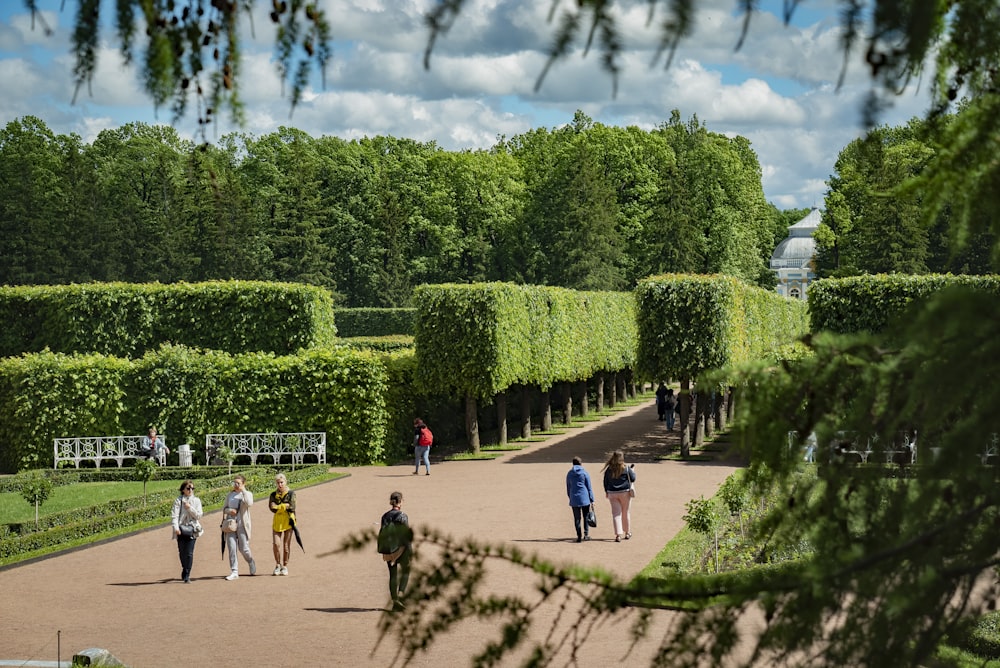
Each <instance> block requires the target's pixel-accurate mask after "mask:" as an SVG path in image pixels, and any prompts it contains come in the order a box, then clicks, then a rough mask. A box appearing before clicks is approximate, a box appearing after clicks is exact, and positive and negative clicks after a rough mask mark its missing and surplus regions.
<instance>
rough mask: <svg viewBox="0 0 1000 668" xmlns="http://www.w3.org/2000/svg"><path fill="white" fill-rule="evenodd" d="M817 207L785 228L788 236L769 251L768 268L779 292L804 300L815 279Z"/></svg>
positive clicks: (818, 219) (818, 221) (819, 216)
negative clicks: (776, 281)
mask: <svg viewBox="0 0 1000 668" xmlns="http://www.w3.org/2000/svg"><path fill="white" fill-rule="evenodd" d="M821 215H822V214H821V213H820V210H819V209H813V210H812V211H810V212H809V214H808V215H807V216H806V217H805V218H803V219H802V220H800V221H799V222H797V223H795V224H794V225H792V226H790V227H789V228H788V236H787V237H786V238H785V240H784V241H782V242H781V243H780V244H778V247H777V248H775V249H774V253H772V254H771V270H772V271H773V272H774V273H776V274H777V275H778V288H777V289H778V294H779V295H782V296H784V297H791V298H793V299H805V298H806V293H807V292H808V291H809V284H810V283H811V282H812V281H814V280H816V267H815V265H814V263H813V260H814V258H815V255H816V240H815V239H813V232H815V231H816V228H817V227H819V224H820V220H821Z"/></svg>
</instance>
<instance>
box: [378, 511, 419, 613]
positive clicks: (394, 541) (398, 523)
mask: <svg viewBox="0 0 1000 668" xmlns="http://www.w3.org/2000/svg"><path fill="white" fill-rule="evenodd" d="M389 505H390V506H391V508H389V510H387V511H386V512H385V513H383V515H382V520H381V522H380V528H379V532H378V551H379V552H380V553H381V554H382V559H383V560H384V561H385V563H386V565H387V566H388V567H389V595H390V596H392V609H393V611H394V612H399V611H400V610H402V609H403V603H402V601H401V600H400V598H401V597H402V596H403V594H404V593H405V592H406V585H407V583H408V582H409V580H410V552H411V551H412V549H413V547H412V542H413V530H412V529H410V518H409V517H407V516H406V513H404V512H403V511H402V505H403V493H402V492H393V493H392V494H390V495H389ZM397 568H398V570H399V574H398V577H397V573H396V571H397Z"/></svg>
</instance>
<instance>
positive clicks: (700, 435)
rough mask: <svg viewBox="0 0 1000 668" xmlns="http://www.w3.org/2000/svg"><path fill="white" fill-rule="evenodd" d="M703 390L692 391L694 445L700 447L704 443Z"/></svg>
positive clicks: (704, 402)
mask: <svg viewBox="0 0 1000 668" xmlns="http://www.w3.org/2000/svg"><path fill="white" fill-rule="evenodd" d="M706 403H707V402H706V401H705V391H704V390H698V391H697V392H695V393H694V447H696V448H698V449H701V448H702V447H704V445H705V404H706Z"/></svg>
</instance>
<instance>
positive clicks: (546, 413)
mask: <svg viewBox="0 0 1000 668" xmlns="http://www.w3.org/2000/svg"><path fill="white" fill-rule="evenodd" d="M542 431H552V391H551V390H542Z"/></svg>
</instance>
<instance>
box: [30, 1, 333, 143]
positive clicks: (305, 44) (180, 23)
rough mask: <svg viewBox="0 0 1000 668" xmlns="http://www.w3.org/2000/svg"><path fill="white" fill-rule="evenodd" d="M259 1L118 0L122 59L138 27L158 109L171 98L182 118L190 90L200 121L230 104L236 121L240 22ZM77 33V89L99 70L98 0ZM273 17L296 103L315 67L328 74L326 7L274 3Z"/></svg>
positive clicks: (128, 55) (83, 11)
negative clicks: (204, 5) (196, 4)
mask: <svg viewBox="0 0 1000 668" xmlns="http://www.w3.org/2000/svg"><path fill="white" fill-rule="evenodd" d="M254 4H255V2H254V0H246V1H243V2H215V3H212V4H211V6H210V7H208V8H207V9H206V8H202V7H200V6H199V9H198V11H192V10H191V7H189V6H188V5H183V6H181V5H180V4H178V5H176V6H175V4H174V3H173V2H169V3H151V2H145V1H143V0H118V1H117V3H116V13H115V31H116V33H117V37H118V39H119V40H120V44H119V50H120V52H121V57H122V59H123V60H124V61H125V62H126V63H129V64H135V60H136V54H135V50H136V38H137V37H140V33H139V30H140V29H144V30H145V33H144V35H142V36H141V37H140V41H141V42H142V48H140V49H139V51H140V52H141V53H143V54H144V56H145V57H144V58H143V59H142V65H141V72H140V74H141V77H140V78H141V79H142V81H143V85H144V87H145V92H146V93H147V94H148V95H149V97H150V98H151V99H152V101H153V104H154V105H155V106H156V107H157V108H159V107H162V106H163V105H166V104H167V103H170V105H171V108H172V111H173V114H174V117H175V119H177V118H180V117H181V116H183V115H184V113H185V111H186V109H187V103H188V100H189V98H190V97H191V96H192V94H193V92H194V93H196V96H197V99H198V101H199V104H198V110H199V118H198V122H199V124H201V125H202V126H208V125H211V124H212V122H213V119H214V116H213V112H214V111H215V110H218V109H221V108H222V107H223V106H229V108H230V110H231V112H232V115H233V119H234V120H236V121H239V122H242V120H243V103H242V101H241V99H240V97H239V94H238V81H239V79H240V77H241V74H242V72H241V59H240V54H241V48H240V44H241V41H242V40H241V34H240V32H241V27H242V26H243V24H244V21H245V20H246V17H249V16H250V15H251V14H252V13H253V10H254ZM79 5H80V6H79V11H78V14H77V20H76V29H75V31H74V32H73V55H74V58H75V60H76V64H75V66H74V68H73V75H74V78H75V84H76V90H75V92H74V95H73V97H74V100H75V99H76V96H77V95H78V94H79V93H80V91H81V89H83V88H88V89H89V88H90V86H91V84H92V82H93V79H94V75H95V73H96V72H97V66H98V54H99V52H100V45H101V42H102V39H101V30H102V29H106V27H107V24H108V21H102V20H101V7H102V3H100V2H84V0H80V2H79ZM24 6H25V7H26V8H27V9H29V10H30V11H31V16H32V26H34V25H35V23H34V22H35V21H36V20H37V21H39V22H40V24H41V26H42V28H43V29H44V31H45V33H46V35H51V34H52V30H51V29H50V28H49V27H48V25H46V23H45V22H44V21H43V20H42V16H41V14H40V10H39V7H38V0H24ZM140 17H141V20H140ZM271 21H272V22H273V23H275V24H277V26H278V30H277V36H276V38H275V50H276V52H277V53H276V57H275V61H276V65H277V68H278V74H279V76H280V77H281V80H282V82H288V84H289V85H290V90H291V107H292V109H294V108H295V106H296V104H297V103H298V102H299V100H300V98H301V96H302V93H303V91H304V90H305V87H306V84H307V83H308V81H309V73H310V70H312V68H313V67H316V68H317V69H319V70H320V71H321V72H323V73H324V74H325V69H326V63H327V61H328V60H329V59H330V56H331V51H330V45H329V41H330V24H329V22H328V20H327V17H326V13H325V11H324V10H323V9H321V8H319V7H317V6H316V5H315V4H313V3H309V4H306V3H301V2H293V3H291V6H289V4H288V3H274V11H273V12H272V13H271Z"/></svg>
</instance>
